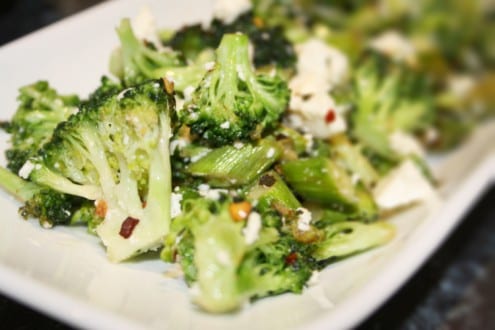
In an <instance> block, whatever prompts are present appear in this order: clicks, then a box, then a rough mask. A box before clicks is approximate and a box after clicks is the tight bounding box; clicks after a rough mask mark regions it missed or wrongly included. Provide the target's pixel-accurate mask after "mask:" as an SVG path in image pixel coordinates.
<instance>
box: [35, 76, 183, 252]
mask: <svg viewBox="0 0 495 330" xmlns="http://www.w3.org/2000/svg"><path fill="white" fill-rule="evenodd" d="M164 84H165V83H164V82H163V81H150V82H148V83H145V84H142V85H138V86H136V87H133V88H129V89H128V90H126V91H125V92H124V93H121V94H119V95H113V96H111V97H109V98H107V99H106V100H105V101H104V102H102V103H101V104H100V105H99V106H97V107H85V108H82V109H81V111H79V112H78V113H77V114H75V115H73V116H71V117H70V118H69V119H68V120H67V121H66V122H64V123H62V124H61V125H59V126H58V127H57V128H56V130H55V132H54V134H53V138H52V140H51V141H50V142H48V143H47V144H45V146H44V147H43V148H42V149H41V150H40V153H39V155H38V156H37V157H34V158H32V159H31V162H32V163H33V164H34V169H33V170H32V171H31V173H30V176H29V178H30V180H32V181H33V182H35V183H37V184H40V185H44V186H47V187H50V188H52V189H54V190H56V191H59V192H62V193H65V194H71V195H75V196H79V197H83V198H86V199H88V200H92V201H97V202H98V203H102V204H104V209H105V210H106V211H105V212H104V218H105V221H103V222H102V223H101V224H100V225H98V227H97V228H96V232H97V234H98V236H100V238H101V239H102V241H103V243H104V244H105V245H106V247H107V251H108V256H109V258H110V259H111V260H113V261H121V260H124V259H127V258H129V257H132V256H133V255H135V254H137V253H140V252H144V251H147V250H149V249H152V248H155V247H157V246H158V245H159V244H160V243H161V240H162V238H163V236H164V235H165V234H166V233H167V231H168V227H169V221H170V194H171V171H170V157H169V137H170V134H171V128H170V119H169V113H170V112H171V111H172V109H173V107H174V99H173V95H171V94H168V92H167V91H166V90H165V86H164Z"/></svg>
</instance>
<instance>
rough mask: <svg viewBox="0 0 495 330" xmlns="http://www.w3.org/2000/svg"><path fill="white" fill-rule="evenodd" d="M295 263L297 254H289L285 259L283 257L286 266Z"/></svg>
mask: <svg viewBox="0 0 495 330" xmlns="http://www.w3.org/2000/svg"><path fill="white" fill-rule="evenodd" d="M296 261H297V253H296V252H291V253H289V255H288V256H287V257H285V263H286V264H287V265H291V266H292V265H293V264H294V263H295V262H296Z"/></svg>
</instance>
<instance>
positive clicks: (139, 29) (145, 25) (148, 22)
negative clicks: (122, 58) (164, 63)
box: [131, 6, 164, 50]
mask: <svg viewBox="0 0 495 330" xmlns="http://www.w3.org/2000/svg"><path fill="white" fill-rule="evenodd" d="M131 25H132V30H133V32H134V34H135V35H136V37H137V38H138V39H145V40H147V41H149V42H151V43H153V45H155V47H156V48H157V49H158V50H163V48H164V47H163V45H162V43H161V41H160V38H159V37H158V28H157V25H156V19H155V17H154V16H153V13H152V12H151V10H150V8H149V7H148V6H144V7H142V8H141V10H140V11H139V13H138V15H137V16H136V17H134V18H133V19H132V20H131Z"/></svg>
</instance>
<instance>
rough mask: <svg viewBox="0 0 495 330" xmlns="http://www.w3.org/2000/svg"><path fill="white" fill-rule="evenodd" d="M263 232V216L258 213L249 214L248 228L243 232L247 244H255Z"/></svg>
mask: <svg viewBox="0 0 495 330" xmlns="http://www.w3.org/2000/svg"><path fill="white" fill-rule="evenodd" d="M260 230H261V215H260V214H259V213H258V212H251V213H249V216H248V219H247V223H246V227H244V229H243V230H242V234H243V235H244V240H245V241H246V243H247V244H253V243H254V242H256V240H257V239H258V237H259V234H260Z"/></svg>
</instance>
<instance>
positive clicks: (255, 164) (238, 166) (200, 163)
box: [186, 139, 281, 187]
mask: <svg viewBox="0 0 495 330" xmlns="http://www.w3.org/2000/svg"><path fill="white" fill-rule="evenodd" d="M280 154H281V150H280V147H279V145H278V144H277V143H276V142H275V141H273V140H271V139H263V140H261V141H260V142H259V143H258V144H256V145H251V144H244V145H242V146H241V147H239V148H236V147H234V146H224V147H220V148H216V149H213V150H212V151H210V152H208V153H207V154H206V155H205V156H203V157H201V158H200V159H199V160H196V161H194V162H192V163H190V164H189V165H188V166H187V168H186V172H187V173H189V174H190V175H192V176H195V177H202V178H204V179H205V180H206V181H207V182H208V183H209V184H210V185H212V186H215V187H239V186H243V185H246V184H249V183H250V182H252V181H253V180H254V179H255V178H256V177H257V176H259V175H260V174H261V173H262V172H263V171H265V170H266V169H268V168H269V167H270V166H271V165H273V164H274V163H275V162H276V161H277V159H278V158H279V157H280Z"/></svg>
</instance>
